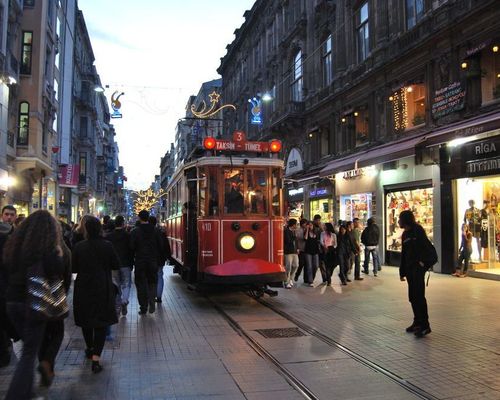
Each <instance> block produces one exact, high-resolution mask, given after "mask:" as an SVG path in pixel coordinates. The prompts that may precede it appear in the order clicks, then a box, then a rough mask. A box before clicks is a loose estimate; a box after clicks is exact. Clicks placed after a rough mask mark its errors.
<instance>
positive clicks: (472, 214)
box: [464, 200, 482, 262]
mask: <svg viewBox="0 0 500 400" xmlns="http://www.w3.org/2000/svg"><path fill="white" fill-rule="evenodd" d="M475 205H476V202H475V201H474V200H469V208H468V209H467V210H465V215H464V223H465V224H468V225H469V231H470V232H471V233H472V235H473V236H474V239H475V241H476V246H477V251H478V252H479V262H481V253H482V248H481V212H480V211H479V209H478V208H476V206H475Z"/></svg>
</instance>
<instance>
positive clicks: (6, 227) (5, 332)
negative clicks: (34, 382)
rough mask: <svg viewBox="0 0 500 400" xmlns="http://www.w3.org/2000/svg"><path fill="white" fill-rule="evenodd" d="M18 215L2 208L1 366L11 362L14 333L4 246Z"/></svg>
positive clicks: (0, 269)
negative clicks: (8, 305)
mask: <svg viewBox="0 0 500 400" xmlns="http://www.w3.org/2000/svg"><path fill="white" fill-rule="evenodd" d="M15 216H16V209H15V208H14V207H13V206H10V205H7V206H5V207H3V209H2V220H1V222H0V368H2V367H5V366H7V365H9V363H10V347H11V345H12V342H11V341H10V338H11V336H17V334H13V333H14V329H13V327H12V323H11V322H10V320H9V318H8V317H7V306H6V303H5V294H6V291H7V271H6V270H5V268H4V265H3V262H2V254H3V248H4V246H5V243H6V242H7V239H8V238H9V235H10V234H11V233H12V232H13V231H14V227H13V222H14V220H15Z"/></svg>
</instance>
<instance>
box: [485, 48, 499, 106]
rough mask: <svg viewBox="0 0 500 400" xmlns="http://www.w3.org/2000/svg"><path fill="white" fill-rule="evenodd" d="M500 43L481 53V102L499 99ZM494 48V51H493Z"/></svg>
mask: <svg viewBox="0 0 500 400" xmlns="http://www.w3.org/2000/svg"><path fill="white" fill-rule="evenodd" d="M499 47H500V44H498V45H494V46H492V47H491V48H490V49H488V50H485V51H483V53H482V55H481V92H482V99H483V104H485V103H489V102H492V101H497V100H499V99H500V50H499ZM495 50H496V51H495Z"/></svg>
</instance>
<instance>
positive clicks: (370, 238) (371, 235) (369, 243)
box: [361, 217, 380, 276]
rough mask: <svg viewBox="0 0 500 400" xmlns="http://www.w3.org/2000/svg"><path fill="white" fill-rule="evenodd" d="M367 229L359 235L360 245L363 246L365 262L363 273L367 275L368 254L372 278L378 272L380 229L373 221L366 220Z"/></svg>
mask: <svg viewBox="0 0 500 400" xmlns="http://www.w3.org/2000/svg"><path fill="white" fill-rule="evenodd" d="M367 224H368V225H367V227H366V228H365V229H364V230H363V233H362V234H361V243H363V245H364V246H365V261H364V263H363V273H365V274H367V275H368V273H369V271H368V268H369V262H370V254H371V256H372V261H373V276H377V273H378V271H380V257H379V254H378V242H379V240H380V229H379V227H378V225H377V224H376V223H375V219H374V218H373V217H372V218H368V221H367Z"/></svg>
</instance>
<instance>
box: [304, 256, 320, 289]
mask: <svg viewBox="0 0 500 400" xmlns="http://www.w3.org/2000/svg"><path fill="white" fill-rule="evenodd" d="M305 257H306V270H305V272H304V275H305V276H304V282H305V283H313V282H314V278H315V277H316V272H317V271H318V267H319V256H318V255H317V254H307V253H305Z"/></svg>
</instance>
